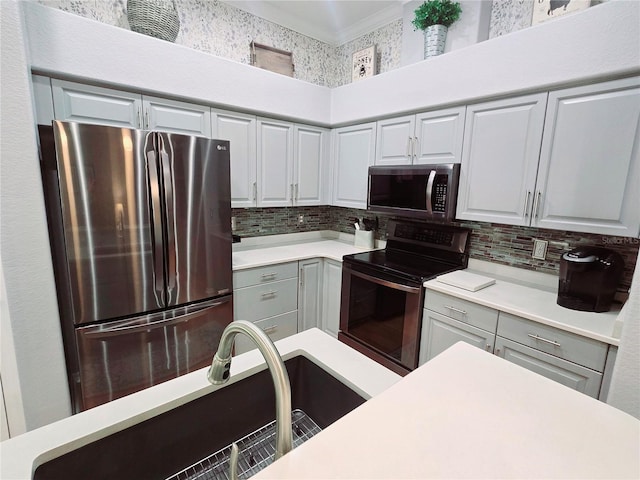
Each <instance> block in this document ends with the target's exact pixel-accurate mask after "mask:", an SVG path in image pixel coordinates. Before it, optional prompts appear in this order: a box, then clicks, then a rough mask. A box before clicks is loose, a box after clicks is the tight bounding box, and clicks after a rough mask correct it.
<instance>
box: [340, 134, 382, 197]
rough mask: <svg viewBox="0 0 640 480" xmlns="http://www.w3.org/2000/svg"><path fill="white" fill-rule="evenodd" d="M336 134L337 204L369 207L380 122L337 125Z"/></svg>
mask: <svg viewBox="0 0 640 480" xmlns="http://www.w3.org/2000/svg"><path fill="white" fill-rule="evenodd" d="M333 135H334V172H333V180H334V182H333V183H334V188H333V205H337V206H340V207H353V208H367V184H368V178H369V166H371V165H373V161H374V159H375V148H376V124H375V123H373V122H372V123H365V124H362V125H354V126H351V127H343V128H337V129H335V130H334V131H333Z"/></svg>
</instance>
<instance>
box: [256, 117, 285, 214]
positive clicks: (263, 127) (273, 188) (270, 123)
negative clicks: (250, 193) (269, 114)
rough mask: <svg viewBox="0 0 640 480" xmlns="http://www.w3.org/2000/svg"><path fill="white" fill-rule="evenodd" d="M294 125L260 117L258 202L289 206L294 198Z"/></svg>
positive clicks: (262, 204)
mask: <svg viewBox="0 0 640 480" xmlns="http://www.w3.org/2000/svg"><path fill="white" fill-rule="evenodd" d="M292 179H293V124H292V123H289V122H280V121H278V120H272V119H268V118H258V204H259V206H262V207H286V206H290V205H291V204H292V201H293V194H294V191H293V190H294V184H293V181H292Z"/></svg>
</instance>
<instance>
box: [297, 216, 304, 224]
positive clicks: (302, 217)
mask: <svg viewBox="0 0 640 480" xmlns="http://www.w3.org/2000/svg"><path fill="white" fill-rule="evenodd" d="M298 223H304V215H298Z"/></svg>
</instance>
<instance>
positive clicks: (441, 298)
mask: <svg viewBox="0 0 640 480" xmlns="http://www.w3.org/2000/svg"><path fill="white" fill-rule="evenodd" d="M424 307H425V308H427V309H429V310H431V311H434V312H437V313H441V314H443V315H446V316H448V317H451V318H455V319H456V320H460V321H461V322H464V323H468V324H469V325H473V326H474V327H478V328H481V329H483V330H486V331H488V332H491V333H495V331H496V325H497V324H498V311H497V310H494V309H493V308H489V307H485V306H484V305H478V304H477V303H473V302H469V301H467V300H462V299H460V298H456V297H452V296H451V295H445V294H443V293H438V292H433V291H430V290H427V293H426V294H425V300H424Z"/></svg>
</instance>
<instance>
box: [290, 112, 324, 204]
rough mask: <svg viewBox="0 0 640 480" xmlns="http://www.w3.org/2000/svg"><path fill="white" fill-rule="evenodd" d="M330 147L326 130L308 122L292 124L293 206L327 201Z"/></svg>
mask: <svg viewBox="0 0 640 480" xmlns="http://www.w3.org/2000/svg"><path fill="white" fill-rule="evenodd" d="M329 148H330V135H329V130H327V129H326V128H320V127H312V126H308V125H295V127H294V145H293V149H294V164H293V180H292V181H293V199H292V203H293V204H294V205H321V204H323V203H327V200H328V189H327V184H328V181H327V180H328V178H329V176H328V175H327V167H328V165H329Z"/></svg>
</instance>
